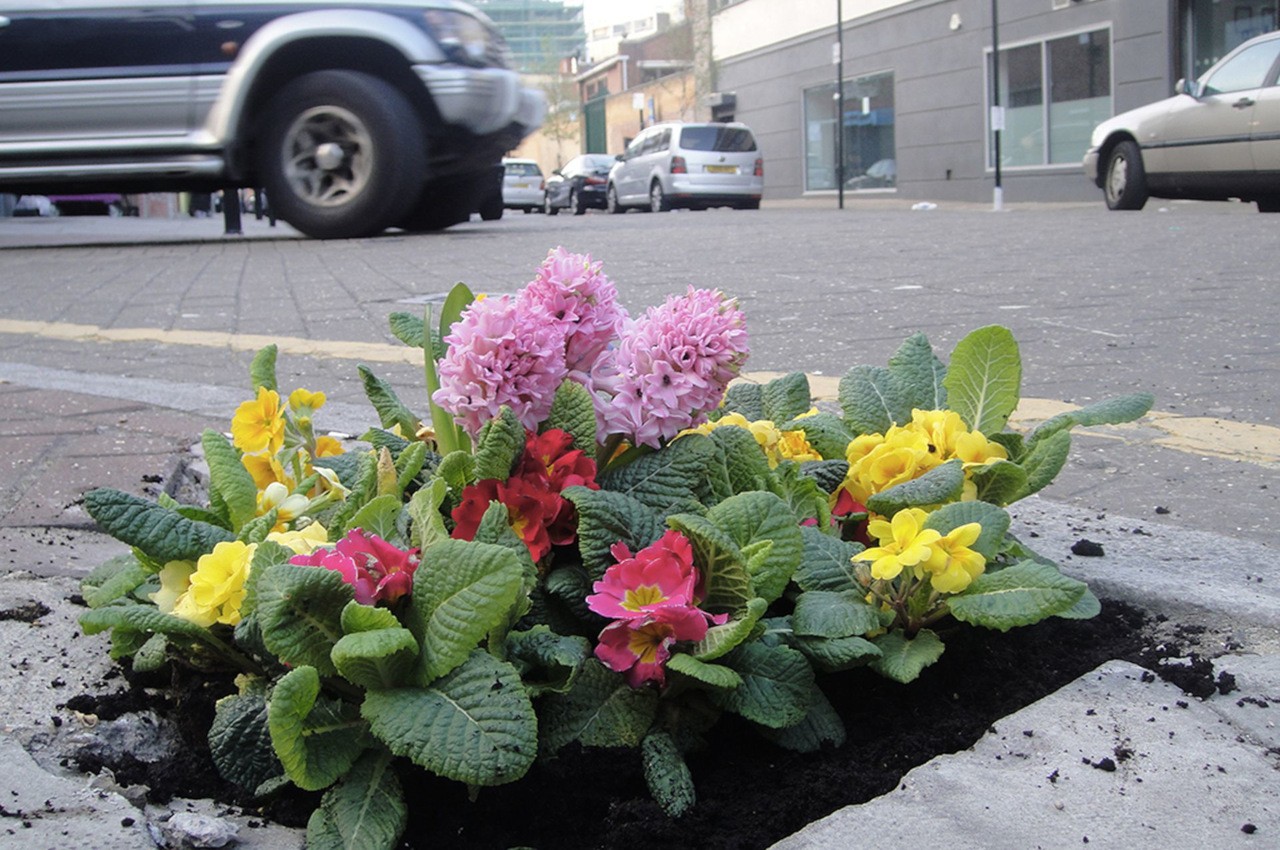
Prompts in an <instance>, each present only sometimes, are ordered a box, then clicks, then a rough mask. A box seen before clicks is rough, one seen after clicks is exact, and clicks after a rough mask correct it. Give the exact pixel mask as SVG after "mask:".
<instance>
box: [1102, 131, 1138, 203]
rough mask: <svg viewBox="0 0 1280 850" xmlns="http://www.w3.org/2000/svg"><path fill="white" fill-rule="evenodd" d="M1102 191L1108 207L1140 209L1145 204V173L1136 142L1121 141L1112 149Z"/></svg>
mask: <svg viewBox="0 0 1280 850" xmlns="http://www.w3.org/2000/svg"><path fill="white" fill-rule="evenodd" d="M1102 191H1103V192H1104V193H1105V195H1106V199H1107V208H1108V209H1112V210H1140V209H1142V208H1143V207H1144V206H1146V205H1147V198H1148V197H1149V196H1148V195H1147V173H1146V170H1145V169H1144V168H1143V167H1142V151H1140V150H1138V145H1137V143H1136V142H1121V143H1120V144H1118V145H1116V146H1115V148H1114V149H1112V151H1111V156H1109V157H1108V158H1107V172H1106V179H1105V180H1104V182H1103V184H1102Z"/></svg>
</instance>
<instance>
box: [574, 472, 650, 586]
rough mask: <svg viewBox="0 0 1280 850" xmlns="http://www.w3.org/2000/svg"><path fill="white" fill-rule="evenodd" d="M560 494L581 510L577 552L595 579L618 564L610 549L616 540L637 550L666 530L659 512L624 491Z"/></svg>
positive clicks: (576, 489) (583, 489) (577, 489)
mask: <svg viewBox="0 0 1280 850" xmlns="http://www.w3.org/2000/svg"><path fill="white" fill-rule="evenodd" d="M561 495H562V496H563V497H564V498H566V499H568V500H569V501H570V502H572V503H573V506H574V507H575V508H576V509H577V511H578V551H579V552H580V553H581V554H582V565H583V566H584V567H586V568H587V572H588V573H589V574H590V575H591V578H592V579H593V580H599V579H600V578H601V577H602V576H604V571H605V570H606V569H608V568H609V567H610V566H612V565H613V564H614V563H616V560H615V559H614V557H613V555H612V554H611V553H610V551H609V550H610V547H612V546H613V545H614V544H615V543H619V542H621V543H625V544H626V545H627V547H628V548H629V549H631V551H632V552H638V551H640V550H641V549H643V548H644V547H646V546H648V545H649V544H650V543H653V542H654V541H655V540H657V539H658V538H659V537H661V536H662V534H663V532H665V531H666V527H665V525H664V524H663V521H662V517H661V516H660V515H659V514H658V513H657V511H655V510H653V509H652V508H650V507H648V506H647V505H645V504H644V503H642V502H640V501H639V500H637V499H635V498H632V497H631V496H628V495H626V494H625V493H615V492H613V491H611V490H589V489H587V488H586V487H568V488H566V489H565V490H564V492H562V493H561Z"/></svg>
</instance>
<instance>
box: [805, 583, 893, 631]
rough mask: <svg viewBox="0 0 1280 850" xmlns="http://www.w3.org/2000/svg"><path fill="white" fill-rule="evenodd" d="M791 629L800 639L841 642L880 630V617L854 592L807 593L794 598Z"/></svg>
mask: <svg viewBox="0 0 1280 850" xmlns="http://www.w3.org/2000/svg"><path fill="white" fill-rule="evenodd" d="M791 623H792V629H793V630H794V631H795V634H796V635H798V636H800V637H821V638H842V637H850V636H853V635H864V634H866V633H868V632H872V631H875V630H877V629H879V628H880V614H879V613H878V612H877V610H876V609H875V608H873V607H872V606H870V605H868V604H867V603H866V601H865V600H864V599H863V598H862V597H861V595H859V594H858V593H857V592H856V591H851V590H846V591H830V590H810V591H806V592H804V593H802V594H800V595H799V596H797V597H796V605H795V610H794V611H793V612H792V614H791Z"/></svg>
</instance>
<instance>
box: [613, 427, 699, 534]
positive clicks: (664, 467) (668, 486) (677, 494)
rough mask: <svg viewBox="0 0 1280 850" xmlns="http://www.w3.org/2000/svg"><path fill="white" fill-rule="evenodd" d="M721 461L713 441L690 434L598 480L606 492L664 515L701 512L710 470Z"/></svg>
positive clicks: (614, 469)
mask: <svg viewBox="0 0 1280 850" xmlns="http://www.w3.org/2000/svg"><path fill="white" fill-rule="evenodd" d="M718 458H719V453H718V452H717V451H716V447H715V444H714V443H713V442H712V441H711V438H710V437H707V436H705V435H702V434H689V435H687V436H684V437H681V438H680V439H678V440H675V441H673V442H671V443H670V444H668V445H667V446H666V447H665V448H664V449H663V450H662V451H660V452H651V453H649V454H647V455H644V456H643V457H641V458H638V459H637V460H635V461H632V462H631V463H629V464H626V465H625V466H620V467H616V468H613V469H609V470H607V471H606V472H605V473H604V474H603V475H601V476H600V477H599V479H598V480H599V482H600V486H601V487H602V488H603V489H605V490H612V491H614V492H618V493H624V494H626V495H628V496H631V497H632V498H634V499H636V500H638V501H640V502H641V503H643V504H645V505H647V506H648V507H650V508H652V509H653V510H655V511H657V512H658V513H660V514H662V515H664V516H665V515H667V514H672V513H677V512H680V511H696V510H699V509H700V507H701V504H700V502H699V499H698V493H699V491H700V489H701V488H702V486H703V484H704V482H705V480H706V478H707V468H708V466H709V465H710V464H712V463H713V462H714V461H716V460H717V459H718Z"/></svg>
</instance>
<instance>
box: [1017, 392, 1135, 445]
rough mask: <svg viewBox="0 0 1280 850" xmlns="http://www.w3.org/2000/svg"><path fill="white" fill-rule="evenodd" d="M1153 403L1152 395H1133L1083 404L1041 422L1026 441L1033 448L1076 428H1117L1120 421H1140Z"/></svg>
mask: <svg viewBox="0 0 1280 850" xmlns="http://www.w3.org/2000/svg"><path fill="white" fill-rule="evenodd" d="M1154 403H1155V396H1153V395H1151V393H1133V394H1132V395H1123V396H1118V397H1116V398H1108V399H1104V400H1102V401H1099V402H1095V403H1093V404H1089V405H1086V406H1084V407H1082V408H1080V409H1079V410H1071V411H1067V412H1066V413H1059V414H1058V415H1057V416H1054V417H1052V418H1050V419H1046V420H1045V421H1044V422H1041V423H1040V424H1039V425H1038V426H1037V427H1036V428H1035V430H1033V431H1032V432H1031V435H1030V436H1029V437H1028V438H1027V443H1028V445H1030V446H1034V445H1035V444H1036V443H1038V442H1039V441H1040V440H1043V439H1044V438H1046V437H1049V436H1051V435H1053V434H1055V433H1057V432H1058V431H1061V430H1063V429H1069V428H1074V427H1076V426H1090V425H1119V424H1121V423H1123V422H1132V421H1133V420H1135V419H1141V418H1142V417H1143V416H1146V415H1147V412H1148V411H1150V410H1151V405H1152V404H1154Z"/></svg>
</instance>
